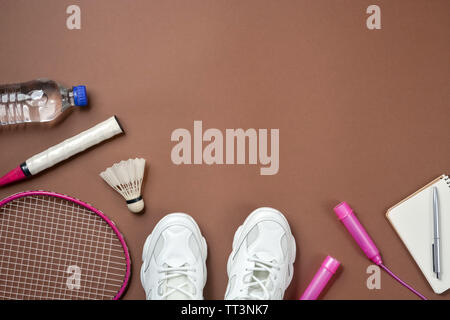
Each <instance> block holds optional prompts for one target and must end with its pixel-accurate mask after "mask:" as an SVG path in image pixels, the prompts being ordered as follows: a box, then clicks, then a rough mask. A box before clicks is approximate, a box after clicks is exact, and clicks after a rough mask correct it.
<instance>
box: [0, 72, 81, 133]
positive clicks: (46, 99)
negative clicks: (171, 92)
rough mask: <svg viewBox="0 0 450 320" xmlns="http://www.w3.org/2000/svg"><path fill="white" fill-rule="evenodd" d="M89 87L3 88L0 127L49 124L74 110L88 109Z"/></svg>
mask: <svg viewBox="0 0 450 320" xmlns="http://www.w3.org/2000/svg"><path fill="white" fill-rule="evenodd" d="M86 105H87V95H86V87H85V86H76V87H72V88H71V89H69V88H65V87H63V86H62V85H60V84H58V83H56V82H55V81H53V80H48V79H37V80H33V81H29V82H23V83H16V84H7V85H0V125H10V124H16V123H23V122H48V121H52V120H54V119H56V118H57V117H58V116H60V115H61V114H62V113H63V112H64V111H66V110H67V109H69V108H70V107H72V106H86Z"/></svg>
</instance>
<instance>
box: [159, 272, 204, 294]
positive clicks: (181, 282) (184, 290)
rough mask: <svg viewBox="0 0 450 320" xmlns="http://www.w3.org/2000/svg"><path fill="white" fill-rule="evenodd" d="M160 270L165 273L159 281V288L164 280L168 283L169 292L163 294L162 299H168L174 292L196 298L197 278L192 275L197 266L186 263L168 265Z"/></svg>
mask: <svg viewBox="0 0 450 320" xmlns="http://www.w3.org/2000/svg"><path fill="white" fill-rule="evenodd" d="M158 272H159V273H165V275H164V276H163V277H162V278H161V279H160V280H159V281H158V285H159V287H158V289H159V288H161V286H162V285H163V283H164V282H165V283H166V289H167V292H166V293H164V294H163V295H162V299H167V298H168V297H170V296H171V295H172V294H174V293H181V294H183V295H185V296H186V297H187V299H190V300H194V295H195V294H196V289H195V283H196V280H195V278H194V277H193V276H192V272H195V268H191V267H189V266H185V265H184V266H181V267H170V266H167V267H164V268H160V269H159V270H158ZM173 280H175V281H173ZM174 284H176V285H174ZM188 290H190V291H192V292H190V291H188Z"/></svg>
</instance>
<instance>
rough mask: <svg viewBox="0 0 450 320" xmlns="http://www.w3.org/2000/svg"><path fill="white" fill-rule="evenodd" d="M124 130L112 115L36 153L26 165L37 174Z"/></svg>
mask: <svg viewBox="0 0 450 320" xmlns="http://www.w3.org/2000/svg"><path fill="white" fill-rule="evenodd" d="M122 132H123V130H122V128H121V126H120V124H119V122H118V121H117V118H116V117H115V116H112V117H111V118H109V119H107V120H106V121H103V122H101V123H99V124H97V125H96V126H94V127H92V128H90V129H88V130H86V131H83V132H82V133H80V134H78V135H76V136H74V137H72V138H69V139H67V140H65V141H63V142H61V143H59V144H57V145H55V146H53V147H51V148H49V149H47V150H45V151H43V152H41V153H38V154H36V155H34V156H33V157H31V158H29V159H28V160H27V161H26V162H25V164H26V167H27V168H28V170H29V172H30V174H31V175H35V174H37V173H39V172H41V171H43V170H45V169H48V168H50V167H52V166H54V165H55V164H57V163H59V162H61V161H64V160H66V159H68V158H70V157H72V156H74V155H76V154H78V153H80V152H82V151H84V150H86V149H88V148H90V147H92V146H94V145H96V144H99V143H100V142H102V141H105V140H107V139H110V138H112V137H113V136H115V135H117V134H120V133H122Z"/></svg>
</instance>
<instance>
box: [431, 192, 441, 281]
mask: <svg viewBox="0 0 450 320" xmlns="http://www.w3.org/2000/svg"><path fill="white" fill-rule="evenodd" d="M440 246H441V244H440V235H439V198H438V190H437V188H436V187H433V244H432V245H431V248H432V250H433V272H434V273H436V278H437V279H440V276H441V257H440Z"/></svg>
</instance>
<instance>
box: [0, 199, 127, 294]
mask: <svg viewBox="0 0 450 320" xmlns="http://www.w3.org/2000/svg"><path fill="white" fill-rule="evenodd" d="M3 202H4V201H3ZM3 202H2V203H3ZM86 206H87V205H86ZM93 210H95V209H93ZM93 210H92V209H91V208H87V207H85V206H82V205H80V203H76V202H73V201H71V199H66V198H61V197H58V196H52V195H49V194H37V195H28V196H23V197H18V198H16V199H13V200H12V201H8V202H6V203H4V204H3V205H2V206H0V299H113V298H117V297H118V296H120V294H121V293H122V292H123V289H124V286H125V285H126V282H127V281H128V277H129V255H128V251H127V249H126V246H125V245H124V242H123V239H122V241H121V239H120V237H118V234H117V232H116V231H115V230H114V229H113V228H112V226H111V225H110V224H109V223H108V222H107V221H106V220H105V218H104V217H102V216H100V215H99V214H98V213H97V212H94V211H93ZM71 268H72V269H71ZM74 270H75V271H74ZM73 272H78V274H75V273H73ZM71 277H74V278H71ZM77 279H79V281H78V280H77ZM72 280H74V281H75V282H71V283H72V285H69V281H72ZM77 281H78V282H77ZM73 283H75V285H73Z"/></svg>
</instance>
